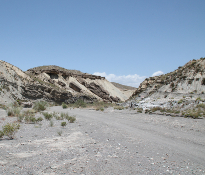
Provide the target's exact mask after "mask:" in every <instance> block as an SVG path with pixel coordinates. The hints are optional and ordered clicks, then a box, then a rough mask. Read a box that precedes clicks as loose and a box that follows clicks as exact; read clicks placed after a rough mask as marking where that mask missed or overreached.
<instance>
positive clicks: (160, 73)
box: [152, 71, 164, 77]
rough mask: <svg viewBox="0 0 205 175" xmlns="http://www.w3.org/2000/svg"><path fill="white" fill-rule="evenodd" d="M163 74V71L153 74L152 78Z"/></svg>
mask: <svg viewBox="0 0 205 175" xmlns="http://www.w3.org/2000/svg"><path fill="white" fill-rule="evenodd" d="M162 74H164V72H162V71H157V72H155V73H153V74H152V77H154V76H158V75H162Z"/></svg>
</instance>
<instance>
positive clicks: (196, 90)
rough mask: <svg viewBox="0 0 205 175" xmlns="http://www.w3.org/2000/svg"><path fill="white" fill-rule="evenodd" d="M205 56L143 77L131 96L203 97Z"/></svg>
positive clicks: (204, 95) (204, 88)
mask: <svg viewBox="0 0 205 175" xmlns="http://www.w3.org/2000/svg"><path fill="white" fill-rule="evenodd" d="M204 93H205V58H200V59H198V60H192V61H189V62H188V63H186V64H185V65H184V66H182V67H181V66H180V67H179V68H178V69H177V70H175V71H173V72H170V73H168V74H165V75H160V76H156V77H150V78H147V79H145V80H144V81H143V82H142V83H141V84H140V86H139V87H138V88H137V90H136V91H135V92H134V93H133V95H132V98H137V97H143V98H145V97H150V98H167V99H169V98H182V97H194V98H198V97H203V98H205V94H204Z"/></svg>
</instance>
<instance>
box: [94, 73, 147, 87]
mask: <svg viewBox="0 0 205 175" xmlns="http://www.w3.org/2000/svg"><path fill="white" fill-rule="evenodd" d="M94 75H98V76H102V77H105V78H106V79H107V80H108V81H110V82H116V83H120V84H123V85H127V86H132V87H138V86H139V85H140V83H141V82H142V81H144V79H145V78H146V76H139V75H137V74H134V75H121V76H117V75H115V74H108V75H107V74H106V73H105V72H102V73H100V72H95V73H94Z"/></svg>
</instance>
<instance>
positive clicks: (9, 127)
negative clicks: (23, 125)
mask: <svg viewBox="0 0 205 175" xmlns="http://www.w3.org/2000/svg"><path fill="white" fill-rule="evenodd" d="M19 128H20V125H19V124H16V123H7V124H6V125H4V126H3V133H4V135H5V136H8V137H9V139H13V138H14V135H15V133H16V132H17V131H18V130H19Z"/></svg>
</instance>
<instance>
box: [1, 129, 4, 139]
mask: <svg viewBox="0 0 205 175" xmlns="http://www.w3.org/2000/svg"><path fill="white" fill-rule="evenodd" d="M3 136H4V132H3V131H0V139H1V138H2V137H3Z"/></svg>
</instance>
